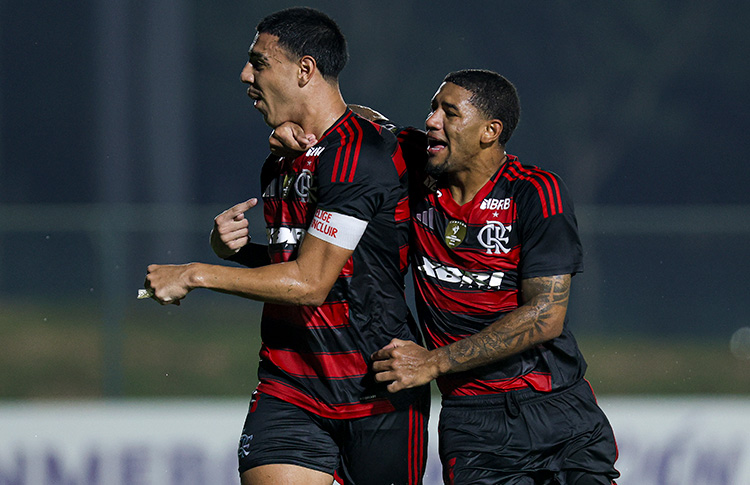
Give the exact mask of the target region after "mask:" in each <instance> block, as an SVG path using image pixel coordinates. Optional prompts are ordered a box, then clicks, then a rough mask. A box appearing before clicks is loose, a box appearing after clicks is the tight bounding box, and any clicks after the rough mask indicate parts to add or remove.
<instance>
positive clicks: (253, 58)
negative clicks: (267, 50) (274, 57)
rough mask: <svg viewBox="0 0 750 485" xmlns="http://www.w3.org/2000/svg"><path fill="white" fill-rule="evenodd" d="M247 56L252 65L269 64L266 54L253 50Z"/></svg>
mask: <svg viewBox="0 0 750 485" xmlns="http://www.w3.org/2000/svg"><path fill="white" fill-rule="evenodd" d="M247 55H248V57H249V58H250V62H251V63H255V62H262V63H264V64H268V56H266V55H265V54H262V53H260V52H255V51H253V50H252V49H251V50H249V51H247Z"/></svg>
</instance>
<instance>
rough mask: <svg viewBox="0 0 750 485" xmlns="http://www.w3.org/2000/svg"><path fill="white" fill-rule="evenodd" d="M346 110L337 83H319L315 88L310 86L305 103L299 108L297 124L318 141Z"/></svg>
mask: <svg viewBox="0 0 750 485" xmlns="http://www.w3.org/2000/svg"><path fill="white" fill-rule="evenodd" d="M346 109H347V107H346V102H345V101H344V98H343V96H342V95H341V91H340V90H339V86H338V83H336V84H332V83H328V82H326V81H320V82H319V83H318V84H317V85H316V86H311V89H310V91H309V93H308V94H307V96H306V97H305V102H304V103H303V104H302V105H301V106H300V121H299V123H298V124H299V125H300V126H302V128H303V129H304V130H305V133H312V134H314V135H315V136H316V137H317V138H318V139H320V138H321V137H322V136H323V134H324V133H325V132H326V130H328V128H330V127H331V126H332V125H333V124H334V123H335V122H336V120H338V119H339V118H341V116H343V114H344V113H345V112H346Z"/></svg>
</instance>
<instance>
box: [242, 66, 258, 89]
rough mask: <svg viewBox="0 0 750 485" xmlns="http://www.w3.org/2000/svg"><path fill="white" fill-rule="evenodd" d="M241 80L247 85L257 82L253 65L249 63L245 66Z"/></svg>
mask: <svg viewBox="0 0 750 485" xmlns="http://www.w3.org/2000/svg"><path fill="white" fill-rule="evenodd" d="M240 80H241V81H242V82H243V83H245V84H252V83H253V81H254V80H255V78H254V76H253V65H252V64H250V63H249V62H248V63H246V64H245V67H244V68H242V72H241V73H240Z"/></svg>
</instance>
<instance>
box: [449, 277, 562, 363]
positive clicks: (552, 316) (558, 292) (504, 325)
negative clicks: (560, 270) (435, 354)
mask: <svg viewBox="0 0 750 485" xmlns="http://www.w3.org/2000/svg"><path fill="white" fill-rule="evenodd" d="M570 278H571V276H570V275H559V276H545V277H540V278H529V279H526V280H523V282H522V287H521V295H522V299H523V302H524V303H523V305H521V306H520V307H518V308H517V309H515V310H514V311H512V312H510V313H508V314H507V315H504V316H503V317H502V318H501V319H499V320H498V321H496V322H495V323H493V324H492V325H490V326H488V327H487V328H485V329H484V330H482V331H481V332H478V333H476V334H474V335H472V336H470V337H467V338H465V339H463V340H459V341H458V342H455V343H453V344H451V345H449V346H446V347H443V349H445V350H444V351H445V352H446V353H447V358H448V361H449V370H448V372H461V371H465V370H468V369H472V368H474V367H479V366H482V365H485V364H489V363H491V362H495V361H498V360H501V359H504V358H506V357H509V356H511V355H515V354H518V353H520V352H523V351H524V350H527V349H529V348H531V347H533V346H535V345H537V344H540V343H542V342H545V341H547V340H550V339H552V338H554V337H557V336H558V335H560V332H562V326H563V321H564V320H565V312H566V311H567V307H568V296H569V294H570Z"/></svg>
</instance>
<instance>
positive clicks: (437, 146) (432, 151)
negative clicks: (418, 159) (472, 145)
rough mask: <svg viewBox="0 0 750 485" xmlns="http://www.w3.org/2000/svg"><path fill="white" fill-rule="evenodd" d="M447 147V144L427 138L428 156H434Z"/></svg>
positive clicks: (430, 137)
mask: <svg viewBox="0 0 750 485" xmlns="http://www.w3.org/2000/svg"><path fill="white" fill-rule="evenodd" d="M447 146H448V143H447V142H445V141H443V140H440V139H439V138H435V137H433V136H430V135H428V136H427V153H428V154H429V155H436V154H438V153H440V152H441V151H442V150H444V149H445V148H446V147H447Z"/></svg>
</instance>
